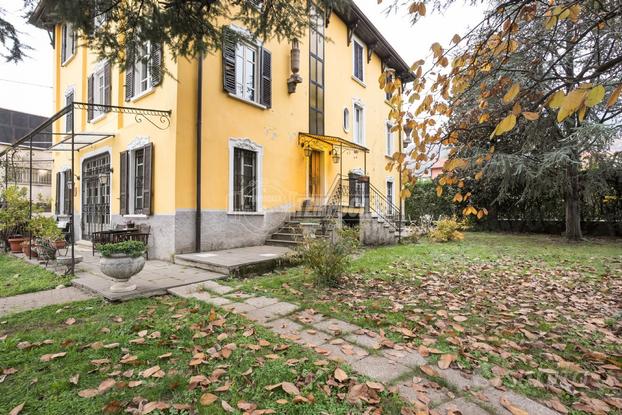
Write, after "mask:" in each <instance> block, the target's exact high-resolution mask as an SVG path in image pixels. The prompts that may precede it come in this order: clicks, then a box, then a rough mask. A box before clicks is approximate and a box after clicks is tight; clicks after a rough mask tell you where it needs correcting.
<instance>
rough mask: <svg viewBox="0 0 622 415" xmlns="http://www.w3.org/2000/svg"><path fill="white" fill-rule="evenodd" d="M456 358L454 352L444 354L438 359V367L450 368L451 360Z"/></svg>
mask: <svg viewBox="0 0 622 415" xmlns="http://www.w3.org/2000/svg"><path fill="white" fill-rule="evenodd" d="M454 360H456V356H455V355H453V354H444V355H442V356H441V358H440V359H438V367H439V368H441V369H443V370H444V369H448V368H449V366H450V365H451V362H453V361H454Z"/></svg>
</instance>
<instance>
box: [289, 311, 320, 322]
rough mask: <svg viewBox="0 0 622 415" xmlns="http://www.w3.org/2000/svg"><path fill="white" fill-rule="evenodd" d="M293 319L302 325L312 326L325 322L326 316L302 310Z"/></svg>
mask: <svg viewBox="0 0 622 415" xmlns="http://www.w3.org/2000/svg"><path fill="white" fill-rule="evenodd" d="M294 319H296V320H298V321H299V322H301V323H302V324H313V323H319V322H320V321H322V320H325V319H326V316H324V315H323V314H320V313H313V312H311V310H302V311H301V312H300V313H297V314H295V315H294Z"/></svg>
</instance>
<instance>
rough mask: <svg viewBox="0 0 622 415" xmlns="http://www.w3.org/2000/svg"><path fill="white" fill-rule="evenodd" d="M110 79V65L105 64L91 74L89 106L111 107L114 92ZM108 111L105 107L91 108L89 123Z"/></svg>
mask: <svg viewBox="0 0 622 415" xmlns="http://www.w3.org/2000/svg"><path fill="white" fill-rule="evenodd" d="M110 78H111V69H110V63H108V62H104V63H101V64H99V65H98V67H97V69H96V70H95V72H94V73H93V74H91V76H89V79H88V98H87V99H88V103H89V104H96V105H110V102H111V91H112V88H111V86H110ZM108 111H109V109H108V108H104V107H89V108H88V121H92V120H94V119H96V118H98V117H100V116H102V115H103V114H104V113H106V112H108Z"/></svg>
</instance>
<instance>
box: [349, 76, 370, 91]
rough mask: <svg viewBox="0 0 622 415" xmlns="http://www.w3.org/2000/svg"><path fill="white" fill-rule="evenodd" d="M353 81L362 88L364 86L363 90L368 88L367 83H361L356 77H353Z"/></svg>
mask: <svg viewBox="0 0 622 415" xmlns="http://www.w3.org/2000/svg"><path fill="white" fill-rule="evenodd" d="M351 78H352V80H353V81H354V82H356V83H357V84H359V85H360V86H362V87H363V88H367V85H366V84H365V82H363V81H361V80H360V79H358V78H357V77H356V76H354V75H352V76H351Z"/></svg>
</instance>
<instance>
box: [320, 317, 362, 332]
mask: <svg viewBox="0 0 622 415" xmlns="http://www.w3.org/2000/svg"><path fill="white" fill-rule="evenodd" d="M312 326H313V327H315V328H316V329H318V330H322V331H325V332H326V333H330V334H332V335H334V336H339V335H342V334H348V333H352V332H353V331H356V330H361V328H360V327H359V326H355V325H354V324H350V323H346V322H345V321H341V320H337V319H335V318H331V319H328V320H323V321H320V322H319V323H315V324H312Z"/></svg>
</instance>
